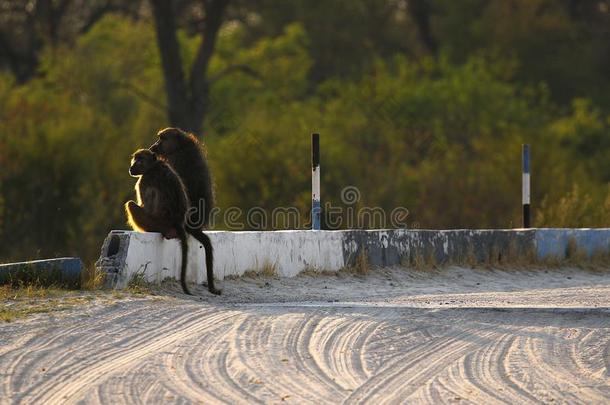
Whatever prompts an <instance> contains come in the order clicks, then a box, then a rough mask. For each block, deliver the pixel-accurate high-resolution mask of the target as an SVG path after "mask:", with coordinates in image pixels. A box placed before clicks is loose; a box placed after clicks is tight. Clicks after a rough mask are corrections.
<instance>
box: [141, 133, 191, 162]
mask: <svg viewBox="0 0 610 405" xmlns="http://www.w3.org/2000/svg"><path fill="white" fill-rule="evenodd" d="M157 136H158V137H159V139H157V142H155V143H154V144H152V146H151V147H150V150H151V151H153V152H154V153H157V154H159V155H161V156H168V155H171V154H172V153H175V152H177V151H179V150H181V149H183V148H184V147H185V146H186V145H189V144H191V143H193V140H192V137H193V135H190V134H187V133H186V132H184V131H183V130H181V129H179V128H165V129H162V130H161V131H159V132H158V133H157Z"/></svg>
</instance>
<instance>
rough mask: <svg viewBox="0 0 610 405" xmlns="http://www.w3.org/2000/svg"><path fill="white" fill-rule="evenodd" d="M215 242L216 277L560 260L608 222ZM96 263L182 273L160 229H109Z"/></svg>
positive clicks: (115, 272)
mask: <svg viewBox="0 0 610 405" xmlns="http://www.w3.org/2000/svg"><path fill="white" fill-rule="evenodd" d="M207 234H208V235H209V236H210V239H211V240H212V244H213V245H214V256H215V276H216V278H217V279H219V280H222V279H223V278H224V277H226V276H239V275H243V274H244V273H245V272H247V271H255V272H260V271H263V270H264V269H273V270H274V271H275V272H276V273H277V274H278V275H279V276H281V277H293V276H295V275H297V274H298V273H299V272H301V271H303V270H305V269H316V270H324V271H338V270H340V269H342V268H345V267H348V266H352V265H354V264H355V263H356V261H357V259H358V257H359V256H361V255H363V254H365V255H366V258H367V260H368V262H369V263H370V264H371V265H374V266H382V267H383V266H395V265H406V266H409V265H417V263H419V262H421V261H424V262H427V263H434V264H439V265H441V264H446V263H464V264H475V263H498V262H510V261H512V260H520V259H525V260H527V261H535V260H540V261H541V260H545V259H549V258H553V259H563V258H565V257H566V255H567V254H568V252H569V249H570V248H574V247H577V248H578V249H579V250H580V251H581V252H583V253H584V254H585V255H588V256H591V255H594V254H597V253H601V254H604V255H608V254H610V229H493V230H467V229H458V230H440V231H435V230H406V229H393V230H345V231H308V230H293V231H272V232H271V231H270V232H229V231H210V232H207ZM189 246H190V247H189V266H188V269H189V273H188V280H189V281H190V282H195V283H202V282H204V281H205V280H206V274H205V266H204V263H205V261H204V259H205V253H204V250H203V246H201V245H200V244H199V243H198V242H197V241H196V240H195V239H194V238H192V237H191V238H190V239H189ZM96 266H97V267H98V268H99V269H101V270H102V271H103V272H105V273H106V280H107V285H108V286H109V287H113V288H124V287H125V286H126V285H127V284H128V282H129V280H130V279H131V278H132V277H134V275H136V274H141V275H142V276H143V277H144V278H145V279H146V280H147V281H149V282H153V283H158V282H160V281H162V280H163V279H165V278H175V279H177V278H179V274H180V245H179V243H178V241H177V240H165V239H163V237H162V236H161V235H160V234H156V233H138V232H131V231H112V232H110V234H109V235H108V237H107V238H106V240H105V241H104V244H103V246H102V252H101V256H100V258H99V260H98V262H97V263H96Z"/></svg>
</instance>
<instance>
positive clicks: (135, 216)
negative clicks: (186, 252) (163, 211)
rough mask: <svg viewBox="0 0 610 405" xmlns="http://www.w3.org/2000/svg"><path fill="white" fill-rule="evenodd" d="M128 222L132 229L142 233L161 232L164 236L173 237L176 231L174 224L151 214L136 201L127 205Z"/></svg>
mask: <svg viewBox="0 0 610 405" xmlns="http://www.w3.org/2000/svg"><path fill="white" fill-rule="evenodd" d="M125 212H126V213H127V221H128V223H129V225H130V226H131V227H132V229H134V230H136V231H142V232H161V233H162V234H163V235H164V236H172V235H175V234H176V231H175V229H174V227H173V226H172V224H170V223H168V222H167V221H164V220H162V219H161V218H158V217H156V216H154V215H151V214H149V213H148V212H147V211H146V210H145V209H144V208H142V207H140V206H139V205H138V204H136V203H135V202H134V201H129V202H128V203H127V204H125Z"/></svg>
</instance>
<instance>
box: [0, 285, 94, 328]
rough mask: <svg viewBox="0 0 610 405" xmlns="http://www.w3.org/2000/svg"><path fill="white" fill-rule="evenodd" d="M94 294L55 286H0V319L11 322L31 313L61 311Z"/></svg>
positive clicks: (88, 298)
mask: <svg viewBox="0 0 610 405" xmlns="http://www.w3.org/2000/svg"><path fill="white" fill-rule="evenodd" d="M93 299H95V296H93V295H91V294H83V293H82V292H78V291H74V290H71V291H70V290H64V289H60V288H55V287H40V286H36V285H24V286H21V287H13V286H9V285H4V286H0V321H4V322H11V321H13V320H15V319H20V318H25V317H27V316H29V315H32V314H40V313H47V312H55V311H62V310H66V309H70V308H75V307H77V306H80V305H84V304H86V303H88V302H90V301H91V300H93Z"/></svg>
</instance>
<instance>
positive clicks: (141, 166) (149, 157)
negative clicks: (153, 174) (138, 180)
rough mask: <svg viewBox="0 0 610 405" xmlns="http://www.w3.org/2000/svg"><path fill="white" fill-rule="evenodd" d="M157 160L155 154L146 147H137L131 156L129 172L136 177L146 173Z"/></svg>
mask: <svg viewBox="0 0 610 405" xmlns="http://www.w3.org/2000/svg"><path fill="white" fill-rule="evenodd" d="M156 162H157V155H155V154H154V153H153V152H151V151H150V150H148V149H138V150H137V151H135V152H134V154H133V155H132V157H131V166H130V167H129V174H130V175H132V176H133V177H138V176H141V175H143V174H144V173H146V172H147V171H148V170H150V168H151V167H152V166H153V165H154V164H155V163H156Z"/></svg>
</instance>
